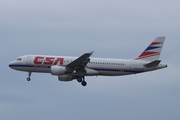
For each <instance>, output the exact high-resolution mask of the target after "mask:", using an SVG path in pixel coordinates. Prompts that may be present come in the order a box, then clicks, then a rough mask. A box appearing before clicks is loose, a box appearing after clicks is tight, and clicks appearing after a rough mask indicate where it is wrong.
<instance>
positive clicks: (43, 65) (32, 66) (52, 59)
mask: <svg viewBox="0 0 180 120" xmlns="http://www.w3.org/2000/svg"><path fill="white" fill-rule="evenodd" d="M75 59H77V57H68V56H47V55H26V56H21V57H19V58H18V59H17V60H15V61H12V62H11V63H10V64H9V66H10V67H11V68H13V69H15V70H20V71H26V72H42V73H51V66H64V67H65V66H66V65H67V64H69V63H71V62H72V61H74V60H75ZM148 62H149V61H140V60H126V59H108V58H91V59H90V62H89V63H88V64H87V65H86V67H85V68H86V71H87V73H86V74H83V75H84V76H91V75H104V76H118V75H129V74H137V73H142V72H147V71H152V70H156V69H161V68H165V67H167V65H166V64H159V65H158V66H156V67H151V68H146V67H145V66H144V65H145V64H147V63H148ZM74 74H75V73H74ZM78 74H79V73H78Z"/></svg>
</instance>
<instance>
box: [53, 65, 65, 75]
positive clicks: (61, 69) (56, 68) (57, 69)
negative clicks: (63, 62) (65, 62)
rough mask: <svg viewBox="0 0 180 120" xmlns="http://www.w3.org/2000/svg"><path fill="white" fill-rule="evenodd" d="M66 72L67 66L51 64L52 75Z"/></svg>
mask: <svg viewBox="0 0 180 120" xmlns="http://www.w3.org/2000/svg"><path fill="white" fill-rule="evenodd" d="M65 72H66V68H65V67H62V66H51V74H52V75H64V74H65Z"/></svg>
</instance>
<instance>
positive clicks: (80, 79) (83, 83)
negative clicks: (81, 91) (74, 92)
mask: <svg viewBox="0 0 180 120" xmlns="http://www.w3.org/2000/svg"><path fill="white" fill-rule="evenodd" d="M77 81H78V82H79V83H81V85H82V86H86V85H87V82H86V81H85V80H84V76H83V77H78V78H77Z"/></svg>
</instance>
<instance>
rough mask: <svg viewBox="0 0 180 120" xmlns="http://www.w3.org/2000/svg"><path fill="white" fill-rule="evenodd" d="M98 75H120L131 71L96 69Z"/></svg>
mask: <svg viewBox="0 0 180 120" xmlns="http://www.w3.org/2000/svg"><path fill="white" fill-rule="evenodd" d="M98 72H99V75H103V76H121V75H129V74H132V73H131V72H123V71H118V72H113V71H98Z"/></svg>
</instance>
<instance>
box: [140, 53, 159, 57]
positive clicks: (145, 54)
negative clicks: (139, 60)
mask: <svg viewBox="0 0 180 120" xmlns="http://www.w3.org/2000/svg"><path fill="white" fill-rule="evenodd" d="M157 53H159V52H143V53H142V54H141V55H140V56H139V57H143V56H147V55H152V54H157Z"/></svg>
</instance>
